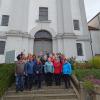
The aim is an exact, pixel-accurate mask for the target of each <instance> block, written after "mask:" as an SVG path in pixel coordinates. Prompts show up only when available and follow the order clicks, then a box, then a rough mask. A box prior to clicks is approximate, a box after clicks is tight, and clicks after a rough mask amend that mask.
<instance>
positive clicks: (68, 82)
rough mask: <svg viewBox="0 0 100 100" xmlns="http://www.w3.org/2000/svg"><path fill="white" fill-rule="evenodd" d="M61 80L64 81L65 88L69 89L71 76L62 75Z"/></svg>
mask: <svg viewBox="0 0 100 100" xmlns="http://www.w3.org/2000/svg"><path fill="white" fill-rule="evenodd" d="M63 79H64V82H65V88H69V87H70V80H71V76H70V75H68V74H64V75H63Z"/></svg>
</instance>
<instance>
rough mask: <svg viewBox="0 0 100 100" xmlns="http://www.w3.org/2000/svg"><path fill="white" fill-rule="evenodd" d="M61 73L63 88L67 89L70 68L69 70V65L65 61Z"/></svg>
mask: <svg viewBox="0 0 100 100" xmlns="http://www.w3.org/2000/svg"><path fill="white" fill-rule="evenodd" d="M62 73H63V78H64V82H65V88H69V87H70V80H71V74H72V68H71V64H70V63H69V62H68V61H67V59H65V60H64V64H63V69H62Z"/></svg>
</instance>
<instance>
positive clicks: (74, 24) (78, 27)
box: [73, 19, 80, 31]
mask: <svg viewBox="0 0 100 100" xmlns="http://www.w3.org/2000/svg"><path fill="white" fill-rule="evenodd" d="M73 26H74V30H76V31H80V21H79V20H78V19H74V20H73Z"/></svg>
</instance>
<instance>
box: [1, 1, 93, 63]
mask: <svg viewBox="0 0 100 100" xmlns="http://www.w3.org/2000/svg"><path fill="white" fill-rule="evenodd" d="M9 51H15V57H16V55H17V54H19V53H20V52H24V53H25V54H28V53H32V54H33V53H35V54H37V55H38V54H39V53H40V52H49V53H51V52H54V53H57V52H61V53H63V54H65V55H66V56H67V57H72V56H73V57H76V58H77V60H88V59H90V58H91V55H92V53H91V45H90V37H89V32H88V26H87V21H86V14H85V8H84V0H0V63H4V62H5V59H6V56H7V52H9Z"/></svg>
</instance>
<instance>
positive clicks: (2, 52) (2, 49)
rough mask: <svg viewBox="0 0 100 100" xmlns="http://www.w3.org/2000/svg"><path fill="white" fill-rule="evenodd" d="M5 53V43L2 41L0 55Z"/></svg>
mask: <svg viewBox="0 0 100 100" xmlns="http://www.w3.org/2000/svg"><path fill="white" fill-rule="evenodd" d="M4 51H5V41H0V54H4Z"/></svg>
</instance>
